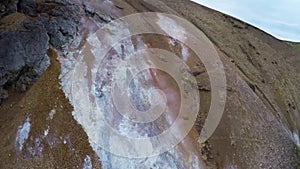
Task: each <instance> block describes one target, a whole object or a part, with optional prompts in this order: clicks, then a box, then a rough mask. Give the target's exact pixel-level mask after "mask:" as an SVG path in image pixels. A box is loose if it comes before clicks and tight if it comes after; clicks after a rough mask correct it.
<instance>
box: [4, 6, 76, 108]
mask: <svg viewBox="0 0 300 169" xmlns="http://www.w3.org/2000/svg"><path fill="white" fill-rule="evenodd" d="M0 19H1V20H0V46H1V48H0V90H1V92H0V93H1V94H0V103H1V101H2V100H3V99H5V98H7V97H8V94H7V91H6V90H5V89H4V88H7V87H10V86H14V87H15V89H16V90H17V91H25V90H26V85H27V84H31V83H32V82H34V81H36V80H37V79H38V78H39V77H40V76H41V75H42V74H43V72H44V71H45V70H46V68H47V67H48V65H49V64H50V62H49V58H48V56H47V55H46V53H47V49H48V47H49V44H51V45H52V46H53V47H55V48H57V49H62V48H64V46H65V45H67V44H69V43H70V41H71V40H72V39H73V38H74V36H75V35H76V32H77V26H78V24H79V21H80V19H81V10H80V8H79V7H78V6H77V5H76V4H74V3H70V2H69V1H55V0H53V1H47V2H39V3H38V2H36V1H34V0H19V1H17V0H5V1H3V2H1V3H0Z"/></svg>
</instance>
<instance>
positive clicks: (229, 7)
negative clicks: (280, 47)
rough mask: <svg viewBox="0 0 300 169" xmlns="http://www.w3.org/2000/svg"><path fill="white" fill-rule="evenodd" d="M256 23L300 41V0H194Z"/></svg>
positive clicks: (275, 32)
mask: <svg viewBox="0 0 300 169" xmlns="http://www.w3.org/2000/svg"><path fill="white" fill-rule="evenodd" d="M192 1H194V2H197V3H199V4H202V5H204V6H207V7H210V8H213V9H216V10H218V11H220V12H222V13H226V14H229V15H231V16H233V17H235V18H238V19H240V20H243V21H245V22H247V23H250V24H251V25H254V26H256V27H258V28H260V29H261V30H264V31H265V32H268V33H269V34H271V35H273V36H275V37H277V38H278V39H281V40H289V41H294V42H300V0H270V1H269V0H192Z"/></svg>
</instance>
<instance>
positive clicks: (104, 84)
mask: <svg viewBox="0 0 300 169" xmlns="http://www.w3.org/2000/svg"><path fill="white" fill-rule="evenodd" d="M14 2H15V3H14ZM20 2H21V5H20ZM20 2H19V5H17V1H5V2H3V3H2V4H4V5H1V7H3V6H4V7H6V8H5V9H6V11H5V12H1V15H0V16H1V18H2V17H4V16H10V15H11V13H14V12H19V13H23V14H24V15H27V17H29V16H30V19H32V20H35V19H36V20H38V21H39V23H40V24H43V25H44V27H45V30H44V29H43V30H44V31H47V32H48V33H47V34H48V36H49V44H50V48H51V49H49V50H48V52H47V55H48V56H49V58H50V66H49V67H48V69H47V70H46V71H45V73H44V74H43V75H42V76H41V78H40V79H39V80H38V81H37V82H36V83H34V84H33V85H32V86H29V87H28V89H27V91H26V92H25V93H17V92H15V91H14V89H13V87H9V85H6V86H5V89H7V90H8V91H9V92H8V93H9V94H10V97H9V98H8V99H7V100H4V102H3V104H2V105H1V108H0V129H1V131H2V132H1V133H0V138H1V139H0V146H1V147H2V148H1V150H0V159H1V160H0V168H226V169H227V168H230V169H232V168H236V169H240V168H241V169H244V168H249V169H250V168H276V169H277V168H278V169H282V168H286V169H290V168H297V167H298V168H299V167H300V152H299V146H300V142H299V133H300V114H299V109H300V85H299V84H300V52H299V51H297V50H296V49H295V48H293V47H292V46H290V45H289V44H287V43H285V42H282V41H280V40H277V39H276V38H274V37H272V36H270V35H268V34H267V33H265V32H263V31H261V30H259V29H257V28H255V27H253V26H251V25H248V24H247V23H244V22H242V21H239V20H237V19H234V18H232V17H230V16H227V15H225V14H222V13H219V12H217V11H214V10H211V9H208V8H206V7H203V6H201V5H198V4H196V3H193V2H190V1H186V0H177V1H174V0H160V1H157V0H125V1H124V0H112V1H108V0H89V1H80V0H74V1H62V2H60V1H55V0H53V1H30V3H26V2H27V1H26V2H25V1H24V2H23V1H20ZM22 4H23V6H22ZM66 4H67V5H66ZM64 6H67V7H66V8H64ZM15 8H16V9H15ZM68 10H70V11H68ZM62 11H67V12H66V13H68V14H69V15H66V17H64V14H63V12H62ZM75 11H76V12H75ZM140 12H162V13H168V14H173V15H177V16H179V17H182V18H185V19H186V20H188V21H189V22H190V23H192V25H193V26H194V27H193V28H194V29H198V31H199V32H200V34H199V35H198V34H197V35H196V36H195V38H202V34H201V31H202V32H203V33H204V35H205V36H207V38H208V39H209V40H210V41H211V42H212V44H211V45H213V47H214V48H215V49H216V51H217V54H218V56H220V59H221V61H222V63H223V66H224V70H225V74H226V93H227V95H226V104H225V109H224V113H223V116H222V119H221V121H220V123H219V124H218V127H217V129H216V131H215V132H214V133H213V135H212V136H211V137H210V138H209V139H208V140H207V141H205V143H201V142H200V141H199V136H200V134H201V131H202V129H203V126H204V123H205V119H206V118H207V117H208V112H209V110H210V108H211V106H212V105H211V100H212V93H213V91H212V84H211V83H212V82H211V77H209V73H208V71H207V67H205V66H204V62H203V60H201V59H199V58H197V53H196V52H195V51H193V50H192V49H191V47H190V46H189V45H187V44H186V43H184V42H182V41H179V40H178V39H175V38H174V37H172V31H173V30H172V29H170V28H173V29H174V30H181V32H180V31H178V32H177V33H178V34H180V33H182V30H184V29H181V27H180V23H177V21H176V20H172V19H170V18H169V19H162V18H163V17H159V16H161V15H159V14H157V18H158V19H157V22H154V23H149V22H148V23H147V22H145V23H146V24H145V25H143V26H144V27H145V28H148V29H152V30H155V31H161V32H165V35H157V34H154V33H147V34H143V35H140V34H137V35H133V36H128V37H125V38H124V39H122V40H120V41H119V42H118V44H115V46H113V47H112V48H111V49H110V50H109V52H108V53H107V57H106V58H105V59H103V60H100V61H101V64H102V65H101V66H100V67H97V70H96V71H94V69H91V67H93V66H94V65H95V64H99V63H100V62H99V59H98V58H97V55H96V56H95V57H94V58H89V57H88V56H90V55H91V54H87V51H86V50H87V49H90V48H92V47H93V46H92V45H90V46H89V45H87V44H86V42H91V41H93V42H95V41H97V37H95V34H93V33H95V32H96V31H97V30H98V29H100V28H102V27H103V26H104V25H106V24H107V23H109V22H110V21H112V20H116V19H118V18H121V17H123V16H127V15H130V14H134V13H140ZM75 16H78V18H77V17H75ZM68 18H71V19H70V20H68ZM74 18H76V19H74ZM139 22H140V21H139V20H133V21H132V22H131V24H132V25H135V24H137V25H136V27H137V28H139V27H143V26H141V25H138V23H139ZM0 23H1V20H0ZM54 23H55V24H54ZM166 24H169V25H172V24H173V27H167V28H166V27H164V26H165V25H166ZM51 25H52V26H51ZM53 25H55V26H53ZM70 25H71V26H70ZM174 25H179V26H178V27H176V26H174ZM47 26H50V27H47ZM68 26H69V27H68ZM123 26H124V25H123ZM66 27H67V28H66ZM129 27H130V26H126V25H125V26H124V27H117V28H115V29H114V30H113V31H112V30H110V29H104V33H103V34H102V35H101V37H103V38H102V39H101V38H100V39H98V40H99V41H101V45H99V44H98V45H99V46H96V48H95V49H97V50H99V51H101V50H102V49H103V50H104V49H105V48H106V46H105V45H106V43H110V40H111V39H113V38H112V37H115V36H116V35H119V34H122V35H123V34H125V35H127V34H126V33H127V31H128V32H129ZM175 32H176V31H175ZM183 33H184V31H183ZM100 34H101V33H98V35H99V36H100ZM129 34H130V33H129ZM90 35H92V36H90ZM130 35H131V34H130ZM88 37H89V38H88ZM185 40H186V42H190V41H193V37H188V38H187V37H186V39H185ZM197 45H198V50H199V51H203V55H205V53H206V48H205V47H204V46H205V44H204V43H203V44H202V43H201V44H196V45H195V46H197ZM155 48H160V49H163V50H166V51H169V52H171V53H174V54H176V55H177V56H178V58H180V59H181V60H183V61H184V63H185V64H186V65H187V66H189V68H190V71H189V73H190V75H186V76H187V77H188V76H191V75H192V76H194V77H195V79H196V81H197V89H198V90H197V91H198V93H199V96H200V101H201V102H200V110H199V112H198V113H197V119H196V123H195V124H194V125H193V126H192V128H191V130H190V132H189V133H188V135H187V137H185V139H184V140H183V141H182V142H180V144H178V145H177V146H175V147H173V148H172V149H170V150H168V151H166V152H164V153H162V154H160V155H158V156H153V157H152V156H149V157H147V158H141V159H137V158H126V157H120V156H117V155H114V154H113V153H110V152H108V151H107V149H106V148H107V147H109V146H110V145H109V143H111V141H114V139H115V138H114V137H113V136H112V135H110V133H109V132H108V131H106V130H105V131H101V129H102V128H101V123H102V121H100V120H99V119H100V118H101V117H99V114H98V112H96V111H95V112H96V113H94V112H92V110H94V107H92V106H90V105H98V108H99V109H97V111H103V112H104V113H105V114H104V116H105V120H107V122H109V123H110V125H111V126H112V127H115V129H116V130H115V131H118V132H121V133H122V134H123V135H125V136H127V137H135V136H136V137H138V136H141V135H142V136H148V137H150V136H153V135H156V134H157V133H158V132H161V131H165V130H166V128H167V127H170V126H171V125H172V123H173V122H174V119H176V115H178V110H179V109H180V106H179V105H180V102H181V101H182V98H180V93H179V94H178V90H179V88H180V86H179V85H178V84H176V79H175V80H174V77H173V78H172V77H170V75H168V74H167V73H168V72H167V73H166V71H165V72H164V71H159V70H155V69H149V71H148V72H142V73H141V74H138V75H137V78H136V81H137V82H136V81H133V82H130V83H129V84H130V87H129V88H130V89H131V96H132V98H131V99H132V102H133V105H135V106H136V107H137V108H138V109H139V110H147V106H149V102H150V104H152V101H149V102H147V101H146V102H144V100H145V98H147V97H148V96H149V97H151V92H153V91H152V90H151V92H149V93H147V90H146V92H145V91H144V90H145V89H148V90H149V84H150V86H151V85H152V86H155V87H156V88H158V89H160V90H161V91H163V92H165V93H166V98H167V99H170V100H171V101H170V102H168V103H167V106H169V109H168V111H166V112H165V115H163V117H162V118H160V119H159V120H157V121H155V123H151V125H150V126H146V125H144V124H142V125H140V124H135V125H133V126H134V127H131V123H126V122H127V121H126V119H125V118H122V117H119V116H120V115H118V114H117V113H116V110H115V109H114V108H112V107H113V106H114V104H111V102H110V100H111V98H110V97H109V96H107V95H106V92H107V90H109V89H111V88H112V86H113V83H112V82H111V81H112V80H111V79H112V78H111V76H113V75H114V74H113V73H111V72H114V71H118V70H122V67H121V66H118V64H120V63H123V62H122V60H124V59H126V58H130V57H132V56H131V54H132V53H134V52H137V51H138V50H148V49H155ZM43 50H46V49H43ZM45 52H46V51H45ZM97 54H101V52H99V53H97ZM143 54H145V55H147V54H149V53H143ZM0 58H4V59H5V58H7V56H6V55H5V54H3V56H2V55H1V56H0ZM174 60H176V59H175V58H174ZM148 62H151V63H152V64H153V65H156V66H157V65H159V62H155V61H153V60H151V59H150V60H148ZM148 62H146V63H148ZM78 63H80V64H78ZM142 63H144V62H141V64H142ZM172 63H173V62H172ZM82 65H85V66H82ZM130 66H132V67H134V66H136V65H130ZM130 66H129V67H130ZM176 66H177V65H174V64H170V63H169V65H167V66H165V67H166V69H167V70H178V69H181V67H178V68H177V67H176ZM126 70H127V74H126V75H125V76H126V77H127V76H133V75H131V74H130V71H132V72H133V71H134V68H132V69H131V68H129V69H126ZM93 72H98V73H97V74H96V75H97V78H96V82H97V83H99V86H97V85H98V84H97V85H96V89H95V90H92V89H91V88H93V85H94V84H93V82H94V81H92V80H91V79H92V75H93ZM125 72H126V71H125ZM128 72H129V73H128ZM179 72H180V71H179ZM18 73H19V72H18ZM21 73H22V72H21ZM132 74H133V73H132ZM118 77H119V76H118ZM121 78H123V77H122V76H120V79H121ZM1 87H2V86H1ZM138 87H140V88H141V89H140V90H138V89H136V88H138ZM91 91H92V92H91ZM88 92H90V93H88ZM121 93H122V92H121V91H120V93H119V95H118V96H119V97H121ZM157 100H158V99H157ZM159 101H160V100H159ZM159 101H158V102H159ZM153 102H154V103H156V102H155V100H154V101H153ZM184 106H186V107H189V106H190V109H193V106H194V105H193V104H192V103H186V105H184ZM91 112H92V113H91ZM93 113H94V114H93ZM186 114H188V113H186ZM186 118H187V119H188V118H189V117H186ZM130 127H131V128H130ZM182 130H183V129H182V128H178V130H177V132H176V134H178V135H181V134H183V133H182ZM139 134H140V135H139ZM95 138H97V139H99V140H101V139H102V140H103V141H104V142H105V143H106V144H105V145H106V146H107V147H101V146H100V145H99V144H100V143H99V141H98V140H96V139H95ZM120 142H121V141H120ZM120 142H119V143H120ZM97 143H99V144H97ZM121 143H123V142H121ZM149 144H151V146H153V147H155V146H157V147H160V146H161V145H164V144H165V143H162V142H160V143H153V142H150V143H149ZM151 146H150V147H151ZM123 147H126V145H122V144H121V145H120V147H118V148H119V149H122V148H123ZM147 148H148V147H141V148H140V150H128V152H130V153H133V154H138V153H139V151H140V152H143V151H144V149H147Z"/></svg>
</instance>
